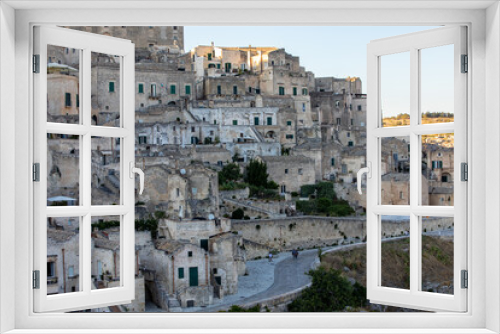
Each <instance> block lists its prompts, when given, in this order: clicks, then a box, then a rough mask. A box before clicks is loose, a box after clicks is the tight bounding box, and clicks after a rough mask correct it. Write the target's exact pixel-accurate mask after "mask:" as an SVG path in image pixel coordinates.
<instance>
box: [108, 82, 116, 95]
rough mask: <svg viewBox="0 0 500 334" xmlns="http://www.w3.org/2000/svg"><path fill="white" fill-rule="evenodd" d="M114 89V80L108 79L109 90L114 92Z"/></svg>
mask: <svg viewBox="0 0 500 334" xmlns="http://www.w3.org/2000/svg"><path fill="white" fill-rule="evenodd" d="M114 91H115V83H114V81H110V82H109V92H110V93H114Z"/></svg>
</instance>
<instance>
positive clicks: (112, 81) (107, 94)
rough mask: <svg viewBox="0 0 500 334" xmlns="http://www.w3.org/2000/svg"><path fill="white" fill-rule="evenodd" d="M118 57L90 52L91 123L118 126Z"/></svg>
mask: <svg viewBox="0 0 500 334" xmlns="http://www.w3.org/2000/svg"><path fill="white" fill-rule="evenodd" d="M120 59H121V57H118V56H113V55H108V54H103V53H97V52H92V125H102V126H114V127H119V126H120V110H121V106H120V104H121V98H120V94H121V89H120Z"/></svg>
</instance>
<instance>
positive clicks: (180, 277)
mask: <svg viewBox="0 0 500 334" xmlns="http://www.w3.org/2000/svg"><path fill="white" fill-rule="evenodd" d="M177 276H178V278H179V279H182V278H184V268H178V269H177Z"/></svg>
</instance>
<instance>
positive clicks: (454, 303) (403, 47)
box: [349, 26, 468, 312]
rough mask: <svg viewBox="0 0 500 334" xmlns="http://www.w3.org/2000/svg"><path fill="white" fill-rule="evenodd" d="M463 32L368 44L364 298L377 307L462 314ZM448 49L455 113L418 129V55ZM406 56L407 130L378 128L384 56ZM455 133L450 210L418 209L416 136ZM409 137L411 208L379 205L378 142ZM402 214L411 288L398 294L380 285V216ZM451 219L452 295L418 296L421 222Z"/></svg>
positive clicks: (455, 29)
mask: <svg viewBox="0 0 500 334" xmlns="http://www.w3.org/2000/svg"><path fill="white" fill-rule="evenodd" d="M466 33H467V31H466V28H465V27H463V26H451V27H442V28H437V29H430V30H427V31H423V32H416V33H413V34H407V35H400V36H394V37H388V38H384V39H380V40H375V41H372V42H371V43H370V44H369V45H368V91H367V93H368V94H367V95H368V113H367V124H368V128H367V147H366V151H367V161H368V164H369V166H371V167H370V168H371V169H372V170H371V173H370V174H371V177H369V178H368V181H367V188H368V191H367V210H366V211H367V214H366V218H367V222H366V226H367V232H366V234H367V240H368V241H367V249H368V252H367V297H368V299H369V300H370V301H371V302H373V303H376V304H386V305H395V306H400V305H414V307H415V308H416V309H423V310H447V311H457V312H464V311H465V310H466V309H467V305H466V299H467V290H466V289H462V288H461V277H460V272H461V270H467V262H466V259H467V248H466V247H465V246H466V245H467V236H466V231H467V197H466V195H467V193H466V192H467V184H468V182H464V181H461V177H460V164H461V163H468V161H467V146H466V145H467V131H466V129H467V128H466V126H467V124H466V115H467V96H466V92H467V81H466V80H467V76H468V74H466V73H461V55H463V54H466V51H467V50H466ZM444 45H453V50H454V51H453V58H452V59H451V61H454V63H453V68H454V71H453V76H454V87H453V92H454V95H453V96H454V112H455V118H454V122H452V123H437V124H422V123H421V121H420V116H421V113H420V110H419V108H420V99H421V96H420V94H421V87H420V86H421V84H420V82H421V69H420V67H421V65H420V59H421V58H420V57H421V51H420V50H425V49H430V48H433V47H439V46H444ZM401 52H405V53H406V54H408V55H409V63H408V71H409V72H410V75H409V80H410V82H409V86H410V101H409V102H410V125H409V126H396V127H383V125H382V117H383V115H382V111H381V108H382V103H381V96H380V94H381V93H380V92H381V89H383V87H381V85H382V83H381V82H382V81H381V76H382V75H383V71H384V68H382V65H381V59H382V58H383V57H384V56H388V55H393V54H398V53H401ZM440 133H455V134H456V135H455V140H454V160H455V164H454V165H455V173H454V194H455V195H454V196H455V206H454V207H449V206H429V205H422V203H421V194H422V189H421V188H422V182H421V171H420V167H419V166H421V157H420V155H419V152H422V145H421V139H420V138H421V137H420V136H422V135H425V134H440ZM391 137H409V139H410V143H411V148H412V152H414V153H415V152H416V153H417V154H411V158H410V159H411V161H410V183H411V186H410V196H409V197H410V205H383V204H382V200H381V193H382V192H381V191H382V186H381V184H382V179H381V176H382V175H381V173H380V170H381V163H380V161H381V151H382V149H383V148H382V142H381V140H382V138H391ZM350 144H351V142H349V145H350ZM382 215H401V216H408V217H409V218H410V237H409V238H410V251H409V254H410V268H409V269H410V288H409V289H397V288H388V287H384V286H382V284H381V277H382V269H383V268H382V265H381V263H382V259H381V254H382V252H381V247H382V240H381V228H380V226H381V217H382ZM424 216H437V217H453V218H454V222H455V224H454V252H453V255H454V259H453V266H454V269H453V273H454V277H453V281H454V294H453V295H446V294H438V293H431V292H427V291H421V286H422V281H421V277H422V266H421V263H422V237H421V236H422V226H421V225H422V217H424Z"/></svg>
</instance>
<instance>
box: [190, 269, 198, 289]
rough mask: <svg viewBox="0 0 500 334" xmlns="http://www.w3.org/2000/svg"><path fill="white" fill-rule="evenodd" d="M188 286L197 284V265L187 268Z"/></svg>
mask: <svg viewBox="0 0 500 334" xmlns="http://www.w3.org/2000/svg"><path fill="white" fill-rule="evenodd" d="M189 286H198V267H191V268H189Z"/></svg>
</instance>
